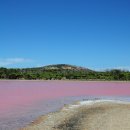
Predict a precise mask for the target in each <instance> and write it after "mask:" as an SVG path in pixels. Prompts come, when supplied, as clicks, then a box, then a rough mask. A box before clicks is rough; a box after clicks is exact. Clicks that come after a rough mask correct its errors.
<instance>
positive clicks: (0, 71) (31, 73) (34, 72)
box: [0, 64, 130, 80]
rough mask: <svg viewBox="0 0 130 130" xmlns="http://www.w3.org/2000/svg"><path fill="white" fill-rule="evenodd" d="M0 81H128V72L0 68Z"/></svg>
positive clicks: (53, 67) (71, 67) (58, 67)
mask: <svg viewBox="0 0 130 130" xmlns="http://www.w3.org/2000/svg"><path fill="white" fill-rule="evenodd" d="M0 79H30V80H31V79H41V80H42V79H43V80H57V79H58V80H61V79H62V80H65V79H75V80H130V72H129V71H122V70H117V69H113V70H109V71H105V72H104V71H103V72H97V71H93V70H90V69H87V68H84V67H78V66H74V65H68V64H57V65H48V66H44V67H37V68H24V69H7V68H0Z"/></svg>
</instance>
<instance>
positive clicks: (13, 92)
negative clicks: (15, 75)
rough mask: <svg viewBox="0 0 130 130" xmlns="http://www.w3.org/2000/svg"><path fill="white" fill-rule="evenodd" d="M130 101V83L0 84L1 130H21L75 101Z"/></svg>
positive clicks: (17, 82) (32, 82)
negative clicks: (20, 129)
mask: <svg viewBox="0 0 130 130" xmlns="http://www.w3.org/2000/svg"><path fill="white" fill-rule="evenodd" d="M93 98H103V99H104V98H108V99H118V100H127V101H130V82H101V81H91V82H90V81H88V82H87V81H15V80H12V81H9V80H3V81H2V80H1V81H0V130H18V128H20V127H23V126H25V125H27V124H28V123H29V122H31V121H32V120H34V119H36V118H37V117H38V116H40V115H43V114H47V113H49V112H52V111H56V110H58V109H59V108H61V107H63V106H64V104H70V103H72V102H74V101H78V100H84V99H93Z"/></svg>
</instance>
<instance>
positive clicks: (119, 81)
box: [0, 79, 130, 82]
mask: <svg viewBox="0 0 130 130" xmlns="http://www.w3.org/2000/svg"><path fill="white" fill-rule="evenodd" d="M0 81H33V82H37V81H43V82H45V81H47V82H49V81H59V82H60V81H61V82H63V81H65V82H67V81H69V82H72V81H75V82H130V80H69V79H68V80H26V79H0Z"/></svg>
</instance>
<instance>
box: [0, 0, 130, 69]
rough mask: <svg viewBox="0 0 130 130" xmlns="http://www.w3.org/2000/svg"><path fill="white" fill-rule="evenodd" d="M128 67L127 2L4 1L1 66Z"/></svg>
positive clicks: (129, 30)
mask: <svg viewBox="0 0 130 130" xmlns="http://www.w3.org/2000/svg"><path fill="white" fill-rule="evenodd" d="M59 63H65V64H73V65H78V66H84V67H87V68H91V69H96V70H100V69H106V68H125V69H130V1H129V0H0V66H3V67H9V68H10V67H22V68H23V67H37V66H44V65H48V64H59Z"/></svg>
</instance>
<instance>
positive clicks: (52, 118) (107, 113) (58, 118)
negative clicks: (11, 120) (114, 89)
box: [20, 100, 130, 130]
mask: <svg viewBox="0 0 130 130" xmlns="http://www.w3.org/2000/svg"><path fill="white" fill-rule="evenodd" d="M106 120H107V121H106ZM117 120H118V121H117ZM129 122H130V102H126V101H116V100H87V101H81V102H76V103H74V104H72V105H66V106H64V107H63V108H62V109H60V110H59V111H57V112H52V113H49V114H47V115H44V116H40V117H39V118H38V119H36V120H34V121H32V122H31V123H30V124H29V125H28V126H26V127H25V128H22V129H20V130H37V129H39V130H98V128H99V129H100V130H104V129H105V130H122V129H123V130H125V129H126V128H129V129H130V124H129ZM124 124H125V125H124ZM106 126H107V129H106Z"/></svg>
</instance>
